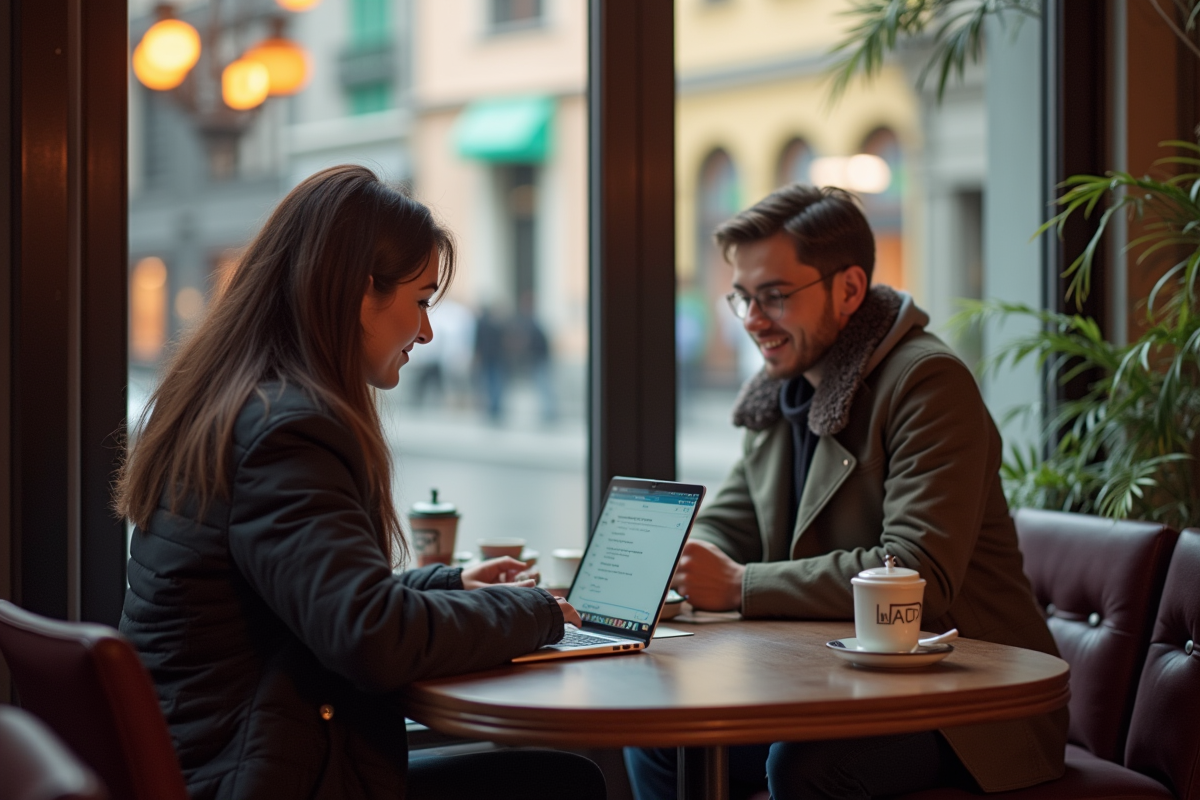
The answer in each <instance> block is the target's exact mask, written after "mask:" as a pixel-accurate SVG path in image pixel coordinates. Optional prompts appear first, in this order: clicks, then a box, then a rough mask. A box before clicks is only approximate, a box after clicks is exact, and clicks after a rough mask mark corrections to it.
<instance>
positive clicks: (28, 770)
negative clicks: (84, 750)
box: [0, 705, 108, 800]
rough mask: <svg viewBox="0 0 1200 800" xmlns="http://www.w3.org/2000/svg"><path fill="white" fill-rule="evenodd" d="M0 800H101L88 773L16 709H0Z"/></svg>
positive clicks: (42, 727) (34, 720)
mask: <svg viewBox="0 0 1200 800" xmlns="http://www.w3.org/2000/svg"><path fill="white" fill-rule="evenodd" d="M0 776H3V777H2V779H0V800H104V798H107V797H108V793H107V792H105V791H104V787H103V786H101V785H100V781H99V779H97V778H96V776H95V775H94V774H93V773H92V771H91V770H90V769H88V768H87V767H85V766H84V765H83V764H81V763H79V759H77V758H76V757H75V756H73V755H71V751H70V750H68V749H67V748H66V745H64V744H63V743H62V742H60V741H59V740H58V739H57V738H56V737H55V736H54V734H53V733H51V732H50V730H49V729H48V728H47V727H46V726H45V725H43V724H42V723H41V722H39V721H38V720H37V718H36V717H34V716H33V715H32V714H28V713H26V712H24V711H22V710H21V709H19V708H13V707H12V706H5V705H0Z"/></svg>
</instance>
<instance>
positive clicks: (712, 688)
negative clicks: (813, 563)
mask: <svg viewBox="0 0 1200 800" xmlns="http://www.w3.org/2000/svg"><path fill="white" fill-rule="evenodd" d="M669 624H670V625H671V626H672V627H676V628H683V629H686V630H692V631H695V633H696V635H695V636H689V637H680V638H674V639H655V640H654V641H653V642H652V643H651V645H650V647H649V649H647V650H645V651H642V652H634V653H630V654H629V655H616V656H605V657H599V658H575V659H562V660H558V661H543V662H534V663H530V664H520V665H513V666H508V667H504V668H501V669H497V670H491V671H488V672H477V673H472V674H470V675H463V676H459V677H455V678H442V679H437V680H429V681H421V682H419V683H416V684H413V685H412V686H410V687H409V688H408V689H407V690H406V692H405V695H406V697H405V700H406V703H405V705H406V713H407V714H408V716H410V717H412V718H413V719H415V720H417V721H418V722H421V723H423V724H425V725H428V726H429V727H430V728H433V729H434V730H438V731H442V732H444V733H449V734H455V735H459V736H467V737H471V738H481V739H488V740H491V741H496V742H502V743H506V744H536V745H556V746H563V747H620V746H626V745H629V746H639V747H672V746H678V745H688V746H707V745H717V744H723V745H732V744H752V743H756V742H773V741H803V740H813V739H835V738H844V737H856V736H877V735H884V734H891V733H905V732H909V731H920V730H933V729H936V728H943V727H950V726H954V725H965V724H971V723H977V722H993V721H999V720H1005V719H1016V718H1019V717H1027V716H1032V715H1034V714H1041V713H1045V712H1048V711H1052V710H1054V709H1057V708H1061V707H1063V706H1065V705H1066V704H1067V700H1068V698H1069V697H1070V692H1069V690H1068V688H1067V678H1068V673H1069V670H1068V667H1067V663H1066V662H1065V661H1063V660H1061V659H1058V658H1055V657H1053V656H1049V655H1046V654H1044V653H1038V652H1034V651H1032V650H1023V649H1021V648H1016V647H1006V646H1004V645H998V644H992V643H990V642H980V641H974V640H969V639H959V640H958V641H956V642H954V647H955V650H954V652H953V653H951V654H950V656H949V657H947V658H946V659H944V660H942V661H941V662H939V663H938V664H935V665H932V666H929V667H924V668H920V669H912V670H873V669H861V668H858V667H855V666H852V665H850V664H847V663H846V662H844V661H841V660H839V659H838V658H836V657H835V656H834V655H833V654H832V653H830V652H829V651H828V650H827V649H826V647H825V642H827V641H829V640H830V639H837V638H844V637H848V636H853V635H854V626H853V624H851V623H846V622H781V621H746V620H741V619H739V618H737V617H732V618H731V617H729V616H726V615H720V616H718V615H696V617H695V618H694V621H692V622H690V623H689V622H684V621H680V620H672V621H671V622H670V623H669Z"/></svg>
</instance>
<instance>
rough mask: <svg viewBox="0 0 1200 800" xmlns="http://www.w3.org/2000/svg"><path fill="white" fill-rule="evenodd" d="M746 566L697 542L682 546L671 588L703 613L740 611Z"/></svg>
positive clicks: (705, 544) (712, 546) (691, 541)
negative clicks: (681, 553)
mask: <svg viewBox="0 0 1200 800" xmlns="http://www.w3.org/2000/svg"><path fill="white" fill-rule="evenodd" d="M745 574H746V567H745V566H743V565H742V564H739V563H737V562H736V561H734V560H733V559H732V558H730V557H729V556H727V555H725V553H724V552H722V551H721V549H720V548H719V547H717V546H716V545H715V544H709V543H708V542H701V541H697V540H695V539H692V540H690V541H688V543H687V544H685V545H684V546H683V555H682V556H680V558H679V567H678V568H677V569H676V570H675V577H674V579H673V580H672V581H671V586H672V587H674V589H675V591H677V592H679V593H680V594H681V595H683V596H684V597H686V598H687V601H688V602H689V603H691V604H692V607H693V608H697V609H699V610H701V611H740V610H741V608H742V577H743V576H744V575H745Z"/></svg>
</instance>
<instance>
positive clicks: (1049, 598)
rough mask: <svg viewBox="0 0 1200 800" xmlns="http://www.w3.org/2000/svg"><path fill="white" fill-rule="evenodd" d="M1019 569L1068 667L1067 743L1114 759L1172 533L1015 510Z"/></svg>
mask: <svg viewBox="0 0 1200 800" xmlns="http://www.w3.org/2000/svg"><path fill="white" fill-rule="evenodd" d="M1015 521H1016V525H1017V536H1018V538H1019V539H1020V544H1021V551H1022V552H1023V553H1024V555H1025V573H1026V574H1027V575H1028V576H1029V580H1030V582H1031V583H1032V584H1033V592H1034V596H1035V597H1036V598H1037V600H1038V603H1039V604H1041V606H1042V607H1043V608H1044V609H1046V612H1047V619H1046V622H1047V624H1048V625H1049V626H1050V632H1051V633H1052V634H1053V635H1054V641H1055V643H1056V644H1057V645H1058V649H1059V652H1060V653H1061V655H1062V657H1063V659H1065V660H1066V661H1067V663H1069V664H1070V665H1071V703H1070V706H1069V707H1070V710H1071V726H1070V729H1069V731H1068V739H1069V740H1070V741H1071V742H1073V743H1075V744H1078V745H1081V746H1083V747H1085V748H1086V749H1088V750H1090V751H1091V752H1092V753H1094V754H1095V755H1097V756H1099V757H1101V758H1105V759H1108V760H1109V761H1114V762H1117V763H1120V761H1121V759H1122V756H1123V754H1124V750H1125V737H1126V734H1127V732H1128V730H1129V720H1130V715H1131V714H1132V711H1133V700H1134V693H1135V690H1136V687H1137V681H1138V676H1139V675H1140V674H1141V670H1142V665H1143V663H1144V662H1145V658H1146V649H1147V647H1148V646H1149V642H1150V632H1151V629H1152V626H1153V623H1154V613H1155V610H1156V609H1157V607H1158V599H1159V595H1160V593H1161V592H1162V586H1163V581H1164V579H1165V577H1166V573H1167V565H1168V564H1169V562H1170V558H1171V551H1172V549H1173V548H1174V544H1175V540H1176V538H1177V534H1176V533H1175V532H1174V531H1172V530H1171V529H1170V528H1167V527H1165V526H1163V525H1156V524H1153V523H1147V522H1129V521H1119V522H1118V521H1114V520H1111V519H1104V518H1101V517H1092V516H1087V515H1084V514H1068V513H1062V512H1057V511H1037V510H1033V509H1021V510H1020V511H1018V512H1017V513H1016V515H1015Z"/></svg>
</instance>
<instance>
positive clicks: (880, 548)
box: [692, 287, 1067, 792]
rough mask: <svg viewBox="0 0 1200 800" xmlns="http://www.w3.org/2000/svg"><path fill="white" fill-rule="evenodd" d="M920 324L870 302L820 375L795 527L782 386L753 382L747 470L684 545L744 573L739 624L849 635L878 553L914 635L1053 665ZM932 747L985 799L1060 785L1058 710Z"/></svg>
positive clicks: (987, 434)
mask: <svg viewBox="0 0 1200 800" xmlns="http://www.w3.org/2000/svg"><path fill="white" fill-rule="evenodd" d="M927 322H928V317H927V316H926V315H925V314H924V312H922V311H920V309H918V308H917V307H916V306H915V305H914V304H913V303H912V300H911V298H909V297H908V295H905V294H902V293H898V292H895V291H893V290H891V289H889V288H887V287H875V288H874V289H872V290H871V292H870V294H869V295H868V297H867V300H866V301H865V302H864V304H863V306H862V307H861V308H860V309H859V311H858V312H857V313H856V314H855V315H854V317H852V318H851V322H850V324H849V325H847V327H846V328H845V329H844V330H843V331H842V332H841V334H840V335H839V337H838V340H837V342H836V343H835V344H834V346H833V347H832V348H831V350H830V352H829V354H828V355H827V356H826V357H825V358H824V359H823V360H822V363H821V364H820V365H819V368H820V369H821V370H822V378H821V381H820V383H819V385H818V387H817V391H816V393H815V395H814V398H813V405H812V410H811V411H810V415H809V426H810V427H811V428H812V429H813V431H814V432H815V433H817V434H819V435H820V438H819V440H818V444H817V448H816V452H815V454H814V456H813V460H812V466H811V467H810V468H809V471H808V477H807V482H806V483H805V486H804V492H803V494H802V496H801V498H800V507H799V513H798V514H797V519H796V524H795V525H794V526H789V524H788V523H789V521H790V520H789V506H790V502H791V493H792V488H791V487H792V481H793V438H792V431H791V428H790V424H789V423H788V422H787V421H786V420H784V419H783V418H782V416H781V414H780V411H779V390H780V386H781V384H780V382H779V381H773V380H770V379H768V378H766V376H765V374H763V375H760V376H758V377H757V378H755V379H754V380H752V381H751V382H750V383H748V384H747V386H746V387H745V389H743V392H742V396H741V397H740V398H739V401H738V406H737V408H736V409H735V412H734V419H735V422H736V423H738V424H741V425H742V426H744V427H746V429H747V430H746V435H745V439H744V444H743V454H742V457H741V459H740V460H739V461H738V462H737V463H736V465H735V466H734V467H733V470H732V472H731V473H730V475H729V477H728V479H727V480H726V481H725V483H724V485H723V486H721V488H720V489H719V490H718V491H717V492H716V494H715V495H714V496H713V498H712V499H711V500H710V501H709V502H708V503H706V504H705V507H704V510H703V511H702V512H701V514H700V516H699V517H698V519H697V520H696V525H695V528H694V530H693V533H692V536H693V537H694V538H696V539H701V540H704V541H707V542H711V543H713V544H715V545H717V546H718V547H719V548H721V549H722V550H723V551H724V552H726V553H727V554H728V555H730V556H731V557H732V558H734V559H735V560H737V561H738V562H740V563H743V564H746V574H745V579H744V581H743V583H742V614H743V615H744V616H746V617H751V618H755V617H788V618H796V619H825V620H828V619H837V620H851V619H853V618H854V602H853V595H852V592H851V584H850V579H851V578H853V577H854V576H855V575H856V574H857V573H858V572H860V571H861V570H864V569H869V568H871V567H878V566H880V565H881V564H882V563H883V557H884V554H885V552H886V553H888V554H891V555H894V556H897V557H898V558H899V559H900V562H901V563H902V564H903V566H905V567H909V568H911V569H915V570H917V571H918V572H919V573H920V574H921V577H922V578H924V579H925V581H926V584H925V607H924V616H923V619H922V626H921V627H922V630H926V631H937V632H941V631H945V630H949V629H950V628H958V630H959V632H960V633H961V634H962V635H963V636H965V637H968V638H971V639H982V640H985V641H990V642H997V643H1001V644H1006V645H1016V646H1019V647H1026V648H1030V649H1033V650H1040V651H1042V652H1045V653H1052V654H1055V655H1057V654H1058V653H1057V649H1056V648H1055V645H1054V640H1053V639H1052V638H1051V636H1050V631H1049V629H1048V628H1047V627H1046V623H1045V621H1044V618H1043V616H1042V612H1041V610H1040V609H1039V608H1038V606H1037V604H1036V602H1035V600H1034V598H1033V593H1032V590H1031V589H1030V586H1029V581H1028V579H1027V578H1026V577H1025V574H1024V572H1023V571H1022V559H1021V553H1020V551H1019V550H1018V549H1017V537H1016V531H1015V529H1014V527H1013V522H1012V519H1011V517H1010V516H1009V513H1008V506H1007V504H1006V502H1005V499H1004V494H1003V492H1002V490H1001V484H1000V476H999V469H1000V460H1001V440H1000V435H999V432H998V431H997V430H996V426H995V424H994V423H993V421H992V418H991V416H990V414H989V413H988V410H987V408H986V407H985V406H984V403H983V398H982V397H981V396H980V393H979V389H978V387H977V386H976V384H975V380H974V378H973V377H972V375H971V373H970V371H969V370H968V369H967V367H966V366H964V365H963V363H962V362H961V361H960V360H959V359H958V358H957V357H956V356H955V355H954V353H953V351H951V349H950V348H949V347H947V346H946V345H945V344H944V343H943V342H942V341H941V340H939V339H938V338H937V337H936V336H934V335H932V334H930V333H927V332H925V330H924V325H925V324H926V323H927ZM942 733H943V734H944V735H945V737H946V739H947V740H948V741H949V743H950V745H951V746H952V747H953V748H954V750H955V752H956V753H957V754H958V756H959V758H960V759H961V760H962V762H963V763H964V765H965V766H966V767H967V769H968V770H969V771H970V773H971V775H972V776H974V778H975V779H976V781H978V783H979V785H980V787H981V788H982V789H984V790H985V791H989V792H997V791H1004V790H1009V789H1017V788H1020V787H1024V786H1030V785H1032V784H1035V783H1040V782H1042V781H1046V780H1050V779H1053V778H1057V777H1059V776H1061V775H1062V774H1063V770H1064V767H1063V755H1064V749H1065V745H1066V736H1067V715H1066V709H1063V710H1062V711H1060V712H1055V713H1053V714H1047V715H1043V716H1038V717H1033V718H1029V719H1023V720H1016V721H1012V722H1002V723H991V724H987V725H975V726H968V727H959V728H950V729H946V730H943V731H942Z"/></svg>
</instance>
